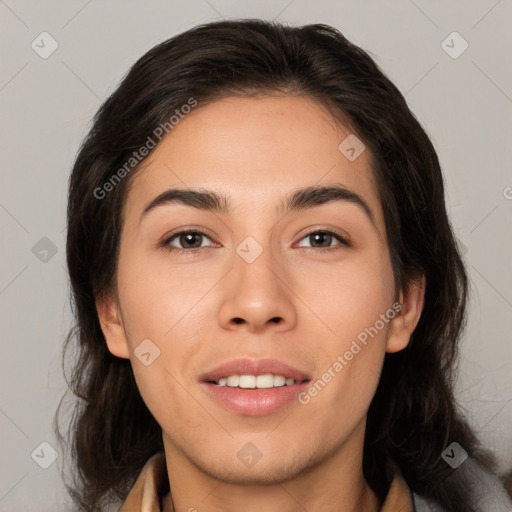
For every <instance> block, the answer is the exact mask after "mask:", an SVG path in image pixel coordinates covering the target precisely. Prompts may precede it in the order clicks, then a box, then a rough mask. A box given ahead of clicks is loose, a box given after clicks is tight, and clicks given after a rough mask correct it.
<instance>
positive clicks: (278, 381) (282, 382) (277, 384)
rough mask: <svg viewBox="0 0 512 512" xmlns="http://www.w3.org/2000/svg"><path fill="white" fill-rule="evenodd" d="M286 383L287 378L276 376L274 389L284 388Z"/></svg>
mask: <svg viewBox="0 0 512 512" xmlns="http://www.w3.org/2000/svg"><path fill="white" fill-rule="evenodd" d="M285 383H286V377H283V376H282V375H274V387H281V386H284V385H285Z"/></svg>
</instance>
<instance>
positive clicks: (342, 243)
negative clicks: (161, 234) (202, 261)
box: [161, 229, 350, 253]
mask: <svg viewBox="0 0 512 512" xmlns="http://www.w3.org/2000/svg"><path fill="white" fill-rule="evenodd" d="M187 233H194V234H197V235H202V236H205V237H207V238H209V239H210V240H211V237H210V236H208V234H206V233H204V232H203V231H199V230H197V229H184V230H182V231H178V232H177V233H174V234H173V235H171V236H170V237H167V238H166V239H165V240H164V241H163V242H162V244H161V245H162V247H163V248H165V249H167V250H168V251H169V252H174V251H184V252H188V253H196V252H198V251H200V250H202V249H207V248H208V247H194V248H191V249H186V248H180V247H173V246H170V245H169V244H170V242H171V241H172V240H174V239H175V238H177V237H179V236H180V235H186V234H187ZM318 233H322V234H327V235H332V236H333V237H334V238H335V239H337V240H338V241H339V242H340V245H338V246H334V247H305V249H310V250H313V251H323V252H325V251H329V252H331V251H337V250H339V249H342V248H343V247H350V243H349V242H348V241H347V240H346V239H345V238H344V237H342V236H341V235H339V234H338V233H336V232H334V231H329V230H327V229H317V230H315V231H310V232H309V233H306V234H305V235H304V236H303V237H302V238H301V239H300V240H299V241H301V240H304V238H308V237H309V236H312V235H316V234H318Z"/></svg>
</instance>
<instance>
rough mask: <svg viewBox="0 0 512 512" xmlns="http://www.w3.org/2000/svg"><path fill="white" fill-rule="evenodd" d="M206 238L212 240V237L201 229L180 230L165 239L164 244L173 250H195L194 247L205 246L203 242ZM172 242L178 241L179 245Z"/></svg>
mask: <svg viewBox="0 0 512 512" xmlns="http://www.w3.org/2000/svg"><path fill="white" fill-rule="evenodd" d="M205 238H206V239H208V240H210V238H209V237H208V236H207V235H206V234H205V233H202V232H201V231H196V230H194V231H193V230H188V231H180V232H178V233H175V234H174V235H172V236H171V237H169V238H167V239H166V240H165V241H164V243H163V246H164V247H167V248H168V249H169V250H171V251H173V250H176V249H177V250H179V251H180V250H181V251H185V250H191V251H193V250H194V249H200V248H203V247H205V246H203V245H202V242H203V241H204V239H205ZM172 242H177V243H178V244H179V246H176V245H174V244H173V243H172Z"/></svg>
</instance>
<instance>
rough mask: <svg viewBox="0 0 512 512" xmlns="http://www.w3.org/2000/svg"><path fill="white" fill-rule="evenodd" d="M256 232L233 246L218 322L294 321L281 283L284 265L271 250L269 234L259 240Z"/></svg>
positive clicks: (254, 326)
mask: <svg viewBox="0 0 512 512" xmlns="http://www.w3.org/2000/svg"><path fill="white" fill-rule="evenodd" d="M267 235H268V233H267ZM256 236H258V235H256ZM256 236H252V235H249V236H247V237H246V238H244V239H243V240H242V241H241V242H240V243H239V244H238V245H237V246H236V247H235V252H234V254H233V271H232V272H230V274H231V276H230V279H229V284H228V286H229V287H230V288H231V290H230V292H228V293H227V294H225V295H224V297H225V300H224V303H223V304H222V307H221V322H222V323H223V324H224V326H225V327H227V326H228V325H233V324H239V323H242V322H241V320H243V323H246V324H248V327H249V328H250V329H251V330H257V329H260V328H262V327H263V326H264V325H265V324H267V323H274V324H275V323H279V324H280V325H283V326H288V327H289V326H290V324H291V323H293V322H295V311H294V306H293V302H292V300H291V297H290V292H289V289H288V287H287V286H286V285H285V284H284V283H286V280H287V279H286V276H285V275H284V272H285V271H284V265H283V263H282V262H280V261H279V254H276V253H275V251H273V249H272V244H271V243H270V237H269V236H266V238H265V240H264V241H263V240H262V243H260V242H259V241H258V240H257V239H256ZM264 236H265V235H264V234H260V235H259V238H260V239H263V238H264Z"/></svg>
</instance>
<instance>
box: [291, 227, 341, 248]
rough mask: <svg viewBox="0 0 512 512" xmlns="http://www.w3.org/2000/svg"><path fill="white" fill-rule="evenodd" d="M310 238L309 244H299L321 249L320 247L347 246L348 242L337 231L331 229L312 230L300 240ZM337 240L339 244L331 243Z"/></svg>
mask: <svg viewBox="0 0 512 512" xmlns="http://www.w3.org/2000/svg"><path fill="white" fill-rule="evenodd" d="M306 239H309V240H310V245H309V246H308V245H306V246H304V245H301V247H310V248H312V249H321V248H335V247H337V246H338V247H339V246H340V245H344V246H348V245H349V243H348V242H347V241H346V240H345V239H344V238H343V237H342V236H340V235H338V234H337V233H334V232H332V231H312V232H311V233H308V234H307V235H306V236H305V237H304V238H302V240H306ZM335 240H337V241H338V242H339V244H334V245H332V242H333V241H335Z"/></svg>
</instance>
